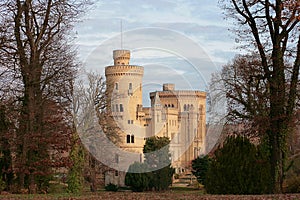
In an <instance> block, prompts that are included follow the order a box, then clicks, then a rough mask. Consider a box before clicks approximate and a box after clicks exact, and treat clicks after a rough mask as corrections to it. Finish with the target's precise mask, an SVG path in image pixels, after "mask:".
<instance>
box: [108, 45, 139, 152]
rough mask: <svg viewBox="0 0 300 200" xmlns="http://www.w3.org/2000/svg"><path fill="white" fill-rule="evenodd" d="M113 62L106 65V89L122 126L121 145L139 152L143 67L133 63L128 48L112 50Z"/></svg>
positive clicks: (112, 108) (114, 113)
mask: <svg viewBox="0 0 300 200" xmlns="http://www.w3.org/2000/svg"><path fill="white" fill-rule="evenodd" d="M113 59H114V65H112V66H107V67H106V68H105V76H106V82H107V91H108V96H109V98H110V102H111V103H110V105H109V107H110V108H111V111H112V114H113V116H114V119H115V121H116V122H117V123H118V126H119V127H120V128H121V129H122V134H121V135H122V136H121V140H122V144H121V147H123V148H125V149H128V150H129V151H134V152H140V151H141V149H142V148H141V147H142V146H143V144H144V141H143V138H144V130H143V129H142V128H140V125H141V124H140V122H139V120H138V119H137V113H138V109H139V108H140V107H141V105H142V79H143V75H144V68H143V67H141V66H137V65H130V51H129V50H114V51H113Z"/></svg>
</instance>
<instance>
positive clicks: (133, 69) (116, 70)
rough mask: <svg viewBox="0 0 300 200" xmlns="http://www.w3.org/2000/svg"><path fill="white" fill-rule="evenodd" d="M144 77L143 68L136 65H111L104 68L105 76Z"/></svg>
mask: <svg viewBox="0 0 300 200" xmlns="http://www.w3.org/2000/svg"><path fill="white" fill-rule="evenodd" d="M124 75H136V76H143V75H144V67H142V66H137V65H113V66H107V67H106V68H105V76H124Z"/></svg>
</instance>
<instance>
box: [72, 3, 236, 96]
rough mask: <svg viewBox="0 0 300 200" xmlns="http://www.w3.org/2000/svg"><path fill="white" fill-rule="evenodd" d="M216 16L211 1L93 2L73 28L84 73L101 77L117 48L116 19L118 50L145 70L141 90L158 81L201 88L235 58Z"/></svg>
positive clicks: (230, 41)
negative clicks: (90, 8) (85, 14)
mask: <svg viewBox="0 0 300 200" xmlns="http://www.w3.org/2000/svg"><path fill="white" fill-rule="evenodd" d="M221 12H222V11H221V10H220V8H219V7H218V5H217V0H201V1H195V0H172V1H171V0H143V1H140V0H130V1H125V0H103V1H99V2H97V4H96V5H95V6H94V9H93V10H92V11H90V12H89V13H88V14H87V16H86V17H85V20H84V21H83V22H82V23H80V24H78V26H76V27H75V28H76V31H77V46H78V49H79V53H80V55H79V56H80V59H81V60H82V61H84V63H85V66H86V68H87V70H91V71H95V70H96V71H98V72H99V73H101V74H104V68H105V66H107V65H111V64H112V63H113V60H112V51H113V50H115V49H119V48H121V36H120V21H121V19H122V21H123V47H124V48H126V49H129V50H131V52H132V59H131V63H133V64H137V65H142V66H144V67H145V78H144V80H145V84H146V85H145V88H146V89H145V90H147V92H148V91H150V90H151V89H150V85H151V86H152V87H153V89H161V87H160V86H161V84H162V83H164V82H174V83H175V84H176V87H177V88H179V89H187V88H186V87H191V88H194V89H199V90H204V89H205V88H206V85H207V82H209V79H210V74H211V73H212V72H214V71H216V70H217V69H218V68H219V67H220V66H222V65H223V64H224V63H226V62H227V61H228V60H230V59H231V58H232V57H233V55H234V54H235V51H234V49H233V46H234V42H233V39H232V38H231V37H230V35H229V32H228V31H227V26H228V25H227V24H226V22H225V21H224V20H223V19H222V18H223V17H222V15H221ZM153 75H155V76H153ZM150 83H151V84H150ZM147 88H149V89H147ZM147 97H148V95H146V98H147Z"/></svg>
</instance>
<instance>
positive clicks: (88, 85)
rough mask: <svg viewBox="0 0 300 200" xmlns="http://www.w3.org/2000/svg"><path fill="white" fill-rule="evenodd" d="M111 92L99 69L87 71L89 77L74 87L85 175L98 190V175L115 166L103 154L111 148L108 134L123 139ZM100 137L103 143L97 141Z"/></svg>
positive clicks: (113, 138)
mask: <svg viewBox="0 0 300 200" xmlns="http://www.w3.org/2000/svg"><path fill="white" fill-rule="evenodd" d="M107 92H108V91H107V90H106V82H105V81H104V78H103V77H102V76H101V75H98V74H96V73H86V77H82V79H78V81H77V84H76V85H75V88H74V96H73V108H74V120H75V121H74V124H75V126H76V134H78V136H80V138H78V139H81V142H82V143H83V144H81V145H82V146H84V147H85V163H84V171H83V175H84V178H85V180H87V181H88V182H89V183H90V189H91V191H92V192H95V191H96V190H97V185H98V184H99V183H100V181H101V180H99V178H97V177H103V176H104V174H105V172H106V171H109V170H111V168H110V167H109V166H106V163H107V162H105V160H104V159H106V157H107V156H101V155H102V154H103V153H105V152H106V153H109V149H105V148H106V146H105V145H106V144H105V141H106V140H105V139H104V138H105V137H106V138H108V140H110V141H111V142H112V143H114V144H116V145H118V144H119V142H120V136H119V127H118V126H117V124H116V123H115V121H114V118H113V116H112V114H111V112H110V106H109V104H110V101H109V95H107ZM96 141H101V143H97V144H96V143H95V142H96ZM107 146H109V145H107ZM99 155H100V157H101V160H99ZM109 157H111V156H109ZM103 161H104V163H103Z"/></svg>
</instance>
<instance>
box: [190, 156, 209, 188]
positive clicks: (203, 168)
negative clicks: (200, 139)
mask: <svg viewBox="0 0 300 200" xmlns="http://www.w3.org/2000/svg"><path fill="white" fill-rule="evenodd" d="M210 163H211V159H210V158H209V157H208V156H204V157H198V158H196V159H195V160H193V161H192V168H193V170H192V173H193V174H194V175H195V176H196V177H197V181H198V182H199V183H200V184H202V185H205V179H206V174H207V171H208V169H209V165H210Z"/></svg>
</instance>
